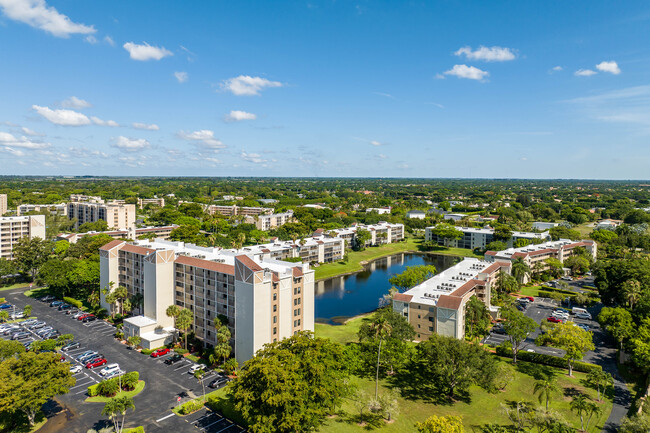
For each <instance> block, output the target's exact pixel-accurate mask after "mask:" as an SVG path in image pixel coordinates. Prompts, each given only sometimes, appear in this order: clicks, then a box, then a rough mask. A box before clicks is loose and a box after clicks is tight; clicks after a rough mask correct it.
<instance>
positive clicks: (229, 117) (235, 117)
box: [225, 110, 257, 122]
mask: <svg viewBox="0 0 650 433" xmlns="http://www.w3.org/2000/svg"><path fill="white" fill-rule="evenodd" d="M255 119H257V115H255V114H253V113H247V112H246V111H240V110H233V111H231V112H230V113H228V114H226V117H225V120H226V122H240V121H242V120H255Z"/></svg>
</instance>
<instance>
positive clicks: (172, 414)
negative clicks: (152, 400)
mask: <svg viewBox="0 0 650 433" xmlns="http://www.w3.org/2000/svg"><path fill="white" fill-rule="evenodd" d="M174 415H176V414H175V413H173V412H172V413H170V414H169V415H167V416H164V417H162V418H160V419H157V420H156V422H160V421H164V420H166V419H167V418H171V417H173V416H174Z"/></svg>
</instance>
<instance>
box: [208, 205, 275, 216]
mask: <svg viewBox="0 0 650 433" xmlns="http://www.w3.org/2000/svg"><path fill="white" fill-rule="evenodd" d="M206 211H207V212H208V213H209V214H210V215H215V214H220V215H224V216H235V215H244V216H258V215H268V214H272V213H273V209H272V208H268V207H248V206H237V205H216V204H211V205H210V206H208V207H207V208H206Z"/></svg>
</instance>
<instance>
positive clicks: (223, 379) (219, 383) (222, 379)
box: [208, 376, 228, 388]
mask: <svg viewBox="0 0 650 433" xmlns="http://www.w3.org/2000/svg"><path fill="white" fill-rule="evenodd" d="M226 383H228V378H227V377H221V376H220V377H217V378H216V379H215V380H213V381H212V382H210V383H209V384H208V387H210V388H221V387H222V386H224V385H225V384H226Z"/></svg>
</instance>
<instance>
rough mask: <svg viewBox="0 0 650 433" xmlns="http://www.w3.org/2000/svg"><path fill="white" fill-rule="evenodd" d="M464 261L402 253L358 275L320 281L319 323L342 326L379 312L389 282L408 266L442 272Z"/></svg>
mask: <svg viewBox="0 0 650 433" xmlns="http://www.w3.org/2000/svg"><path fill="white" fill-rule="evenodd" d="M460 259H461V258H460V257H457V256H447V255H442V254H418V253H400V254H395V255H392V256H387V257H382V258H380V259H377V260H374V261H372V262H370V263H368V264H367V265H366V266H364V269H363V271H360V272H357V273H356V274H351V275H342V276H340V277H332V278H328V279H325V280H322V281H318V282H316V283H315V291H316V296H315V316H316V322H320V323H330V324H337V323H338V324H340V323H342V322H343V321H345V320H346V319H348V318H350V317H354V316H357V315H359V314H363V313H368V312H370V311H373V310H375V309H377V307H378V306H379V300H380V299H381V298H382V296H384V295H385V294H386V293H388V291H389V290H390V288H391V285H390V283H389V282H388V279H389V278H390V277H392V276H393V275H395V274H399V273H401V272H402V271H404V269H406V267H407V266H418V265H434V266H435V267H436V270H437V271H438V272H441V271H444V270H445V269H447V268H449V267H451V266H453V265H454V264H456V263H457V262H458V261H459V260H460Z"/></svg>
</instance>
